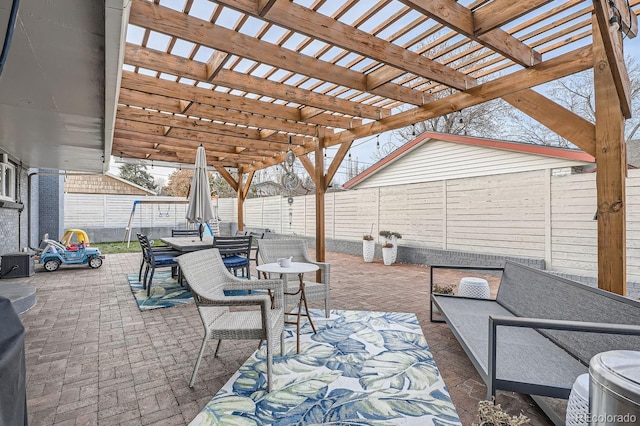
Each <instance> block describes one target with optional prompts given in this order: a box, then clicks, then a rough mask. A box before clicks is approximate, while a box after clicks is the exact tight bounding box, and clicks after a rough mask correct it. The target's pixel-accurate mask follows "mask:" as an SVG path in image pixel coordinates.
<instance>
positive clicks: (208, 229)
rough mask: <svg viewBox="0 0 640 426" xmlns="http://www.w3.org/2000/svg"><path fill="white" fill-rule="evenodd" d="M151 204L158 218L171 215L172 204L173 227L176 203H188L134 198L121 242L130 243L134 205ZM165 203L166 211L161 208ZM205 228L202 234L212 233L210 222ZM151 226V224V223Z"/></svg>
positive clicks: (187, 202) (185, 201)
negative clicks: (154, 207)
mask: <svg viewBox="0 0 640 426" xmlns="http://www.w3.org/2000/svg"><path fill="white" fill-rule="evenodd" d="M144 204H147V205H153V204H155V205H156V206H157V209H158V217H160V218H168V217H171V206H172V205H173V206H174V227H177V226H176V225H177V223H175V221H176V219H177V214H176V211H175V205H177V204H189V200H135V201H134V202H133V206H132V207H131V215H130V216H129V222H128V223H127V227H126V228H125V231H124V237H123V238H122V242H123V243H124V242H125V241H126V242H127V247H129V246H130V245H131V234H132V232H131V231H132V225H133V220H134V218H135V215H136V207H137V206H138V205H144ZM163 204H164V205H167V209H166V211H163V210H162V208H161V205H163ZM206 225H207V226H206V228H205V232H204V235H209V236H211V235H213V229H212V228H211V225H210V224H208V223H207V224H206ZM152 226H153V225H152ZM140 228H142V216H140Z"/></svg>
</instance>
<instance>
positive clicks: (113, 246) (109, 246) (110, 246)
mask: <svg viewBox="0 0 640 426" xmlns="http://www.w3.org/2000/svg"><path fill="white" fill-rule="evenodd" d="M153 245H154V246H159V245H163V244H162V241H160V240H156V241H154V242H153ZM91 247H96V248H99V249H100V252H101V253H102V254H118V253H140V252H141V251H142V250H141V249H140V243H139V242H137V241H131V244H129V247H127V243H126V242H125V243H120V242H118V243H95V244H91Z"/></svg>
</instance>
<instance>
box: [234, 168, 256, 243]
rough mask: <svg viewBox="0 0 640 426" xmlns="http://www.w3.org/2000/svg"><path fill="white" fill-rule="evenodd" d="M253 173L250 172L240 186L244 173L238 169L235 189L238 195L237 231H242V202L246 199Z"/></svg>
mask: <svg viewBox="0 0 640 426" xmlns="http://www.w3.org/2000/svg"><path fill="white" fill-rule="evenodd" d="M254 174H255V171H254V170H252V171H251V172H249V174H248V175H247V181H246V182H244V185H243V184H242V180H243V178H242V177H243V175H244V171H243V170H242V168H238V187H237V188H236V191H237V194H238V231H243V230H244V200H245V199H246V198H247V195H248V194H249V187H250V186H251V182H252V181H253V175H254Z"/></svg>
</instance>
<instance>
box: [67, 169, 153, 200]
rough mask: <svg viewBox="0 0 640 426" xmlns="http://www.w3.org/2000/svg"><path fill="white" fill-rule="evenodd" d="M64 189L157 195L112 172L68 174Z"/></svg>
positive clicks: (73, 192) (81, 192) (68, 191)
mask: <svg viewBox="0 0 640 426" xmlns="http://www.w3.org/2000/svg"><path fill="white" fill-rule="evenodd" d="M64 191H65V192H67V193H70V194H121V195H156V193H155V192H154V191H151V190H149V189H147V188H144V187H142V186H140V185H136V184H135V183H133V182H130V181H128V180H126V179H122V178H121V177H119V176H116V175H114V174H111V173H106V174H104V175H93V176H88V175H73V174H68V175H67V176H66V180H65V183H64Z"/></svg>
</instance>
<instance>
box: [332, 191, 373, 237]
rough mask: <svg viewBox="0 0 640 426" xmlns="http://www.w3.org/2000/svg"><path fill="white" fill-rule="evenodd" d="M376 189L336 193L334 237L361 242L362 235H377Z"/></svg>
mask: <svg viewBox="0 0 640 426" xmlns="http://www.w3.org/2000/svg"><path fill="white" fill-rule="evenodd" d="M379 194H380V190H379V189H378V188H371V189H359V190H356V191H346V192H336V193H335V204H334V211H335V213H334V215H335V237H336V238H337V239H340V240H361V239H362V236H363V235H364V234H368V233H369V232H371V225H373V232H374V235H377V234H378V230H379V229H378V226H377V225H378V211H379V210H380V204H379V198H380V197H379Z"/></svg>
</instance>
